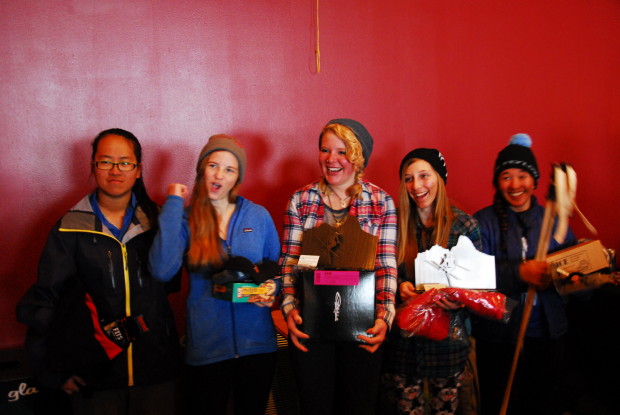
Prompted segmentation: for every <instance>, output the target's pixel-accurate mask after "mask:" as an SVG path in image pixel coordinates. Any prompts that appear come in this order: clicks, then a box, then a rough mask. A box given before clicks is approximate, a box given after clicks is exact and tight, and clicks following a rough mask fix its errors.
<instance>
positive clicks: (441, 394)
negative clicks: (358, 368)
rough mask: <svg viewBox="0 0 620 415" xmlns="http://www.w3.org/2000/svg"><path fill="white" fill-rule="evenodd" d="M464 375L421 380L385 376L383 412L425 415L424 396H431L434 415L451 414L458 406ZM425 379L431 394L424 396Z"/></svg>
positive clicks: (383, 378) (391, 375)
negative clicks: (459, 391)
mask: <svg viewBox="0 0 620 415" xmlns="http://www.w3.org/2000/svg"><path fill="white" fill-rule="evenodd" d="M462 378H463V372H460V373H458V374H456V375H454V376H450V377H449V378H447V379H437V378H426V379H425V378H419V377H414V376H406V375H395V374H390V373H385V374H383V376H382V379H381V380H382V383H383V389H384V396H383V398H384V402H383V405H382V406H383V408H382V409H383V410H384V413H385V414H390V415H392V414H411V415H423V414H424V413H425V412H424V410H425V408H424V405H425V397H427V396H428V397H429V398H430V399H429V402H428V407H429V409H430V411H431V412H430V413H431V414H438V415H452V414H454V413H455V412H456V408H457V406H458V390H459V387H460V386H461V379H462ZM425 380H426V381H427V382H428V383H427V384H428V394H425V393H424V384H425Z"/></svg>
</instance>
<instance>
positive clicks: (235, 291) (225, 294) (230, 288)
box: [213, 282, 267, 303]
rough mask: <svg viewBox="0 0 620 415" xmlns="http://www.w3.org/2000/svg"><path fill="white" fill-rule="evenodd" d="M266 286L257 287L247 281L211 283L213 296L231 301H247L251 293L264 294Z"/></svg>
mask: <svg viewBox="0 0 620 415" xmlns="http://www.w3.org/2000/svg"><path fill="white" fill-rule="evenodd" d="M266 294H267V287H259V286H258V285H257V284H254V283H249V282H229V283H227V284H224V285H219V284H213V297H214V298H219V299H220V300H226V301H231V302H233V303H247V302H248V301H249V300H250V296H252V295H266Z"/></svg>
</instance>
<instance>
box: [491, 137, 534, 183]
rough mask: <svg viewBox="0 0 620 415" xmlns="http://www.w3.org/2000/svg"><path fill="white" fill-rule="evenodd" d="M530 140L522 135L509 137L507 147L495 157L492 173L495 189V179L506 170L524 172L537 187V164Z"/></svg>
mask: <svg viewBox="0 0 620 415" xmlns="http://www.w3.org/2000/svg"><path fill="white" fill-rule="evenodd" d="M530 147H532V138H531V137H530V136H529V135H527V134H523V133H519V134H515V135H513V136H512V137H510V141H509V142H508V145H507V146H506V147H504V149H503V150H502V151H500V152H499V154H498V155H497V160H495V170H494V171H493V186H495V187H497V178H498V177H499V175H500V174H501V172H503V171H504V170H506V169H513V168H514V169H521V170H525V171H526V172H528V173H529V174H531V175H532V177H533V178H534V184H535V185H538V177H539V176H540V174H539V172H538V164H536V158H535V157H534V153H533V152H532V149H531V148H530Z"/></svg>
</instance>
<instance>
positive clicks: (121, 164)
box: [93, 161, 137, 171]
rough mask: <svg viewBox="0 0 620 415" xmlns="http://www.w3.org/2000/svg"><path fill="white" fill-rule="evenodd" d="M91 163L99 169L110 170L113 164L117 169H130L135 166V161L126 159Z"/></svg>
mask: <svg viewBox="0 0 620 415" xmlns="http://www.w3.org/2000/svg"><path fill="white" fill-rule="evenodd" d="M93 163H94V164H95V167H97V168H98V169H99V170H112V169H113V168H114V166H116V167H118V170H119V171H132V170H134V169H135V168H136V166H137V164H136V163H130V162H128V161H121V162H119V163H112V162H111V161H95V162H93Z"/></svg>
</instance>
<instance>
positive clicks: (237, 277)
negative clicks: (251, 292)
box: [211, 256, 256, 285]
mask: <svg viewBox="0 0 620 415" xmlns="http://www.w3.org/2000/svg"><path fill="white" fill-rule="evenodd" d="M255 275H256V269H255V268H254V264H253V263H252V261H250V260H249V259H247V258H245V257H242V256H234V257H232V258H229V259H228V260H227V261H225V262H224V263H223V264H222V268H221V270H220V272H218V273H216V274H213V276H212V277H211V279H212V280H213V283H214V284H218V285H224V284H226V283H229V282H237V281H249V280H253V279H254V276H255Z"/></svg>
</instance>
